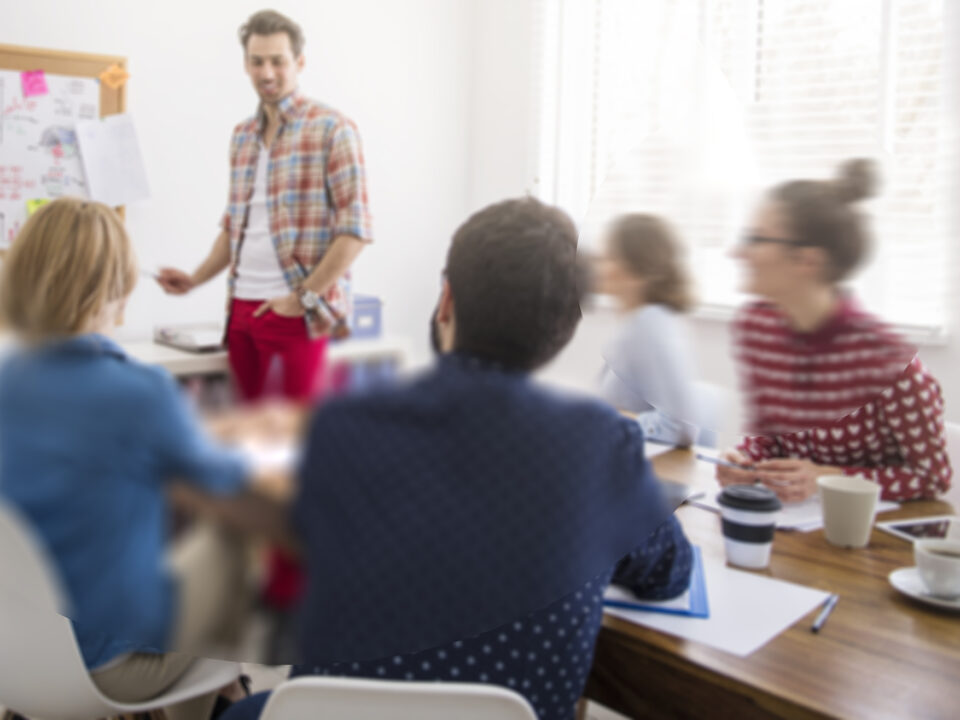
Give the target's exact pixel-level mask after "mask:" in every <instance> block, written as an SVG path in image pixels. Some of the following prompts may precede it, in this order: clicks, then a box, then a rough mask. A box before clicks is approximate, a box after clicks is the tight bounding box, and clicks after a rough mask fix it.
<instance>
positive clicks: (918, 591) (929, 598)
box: [887, 566, 960, 610]
mask: <svg viewBox="0 0 960 720" xmlns="http://www.w3.org/2000/svg"><path fill="white" fill-rule="evenodd" d="M887 579H888V580H890V584H891V585H893V586H894V587H895V588H896V589H897V590H899V591H900V592H902V593H903V594H904V595H909V596H910V597H912V598H913V599H914V600H919V601H920V602H922V603H926V604H927V605H935V606H936V607H939V608H945V609H947V610H960V597H958V598H953V599H952V600H948V599H947V598H941V597H934V596H933V595H931V594H930V593H928V592H927V590H926V588H924V586H923V583H922V582H921V580H920V573H919V572H917V568H916V567H915V566H914V567H903V568H900V569H899V570H894V571H893V572H892V573H890V574H889V575H888V576H887Z"/></svg>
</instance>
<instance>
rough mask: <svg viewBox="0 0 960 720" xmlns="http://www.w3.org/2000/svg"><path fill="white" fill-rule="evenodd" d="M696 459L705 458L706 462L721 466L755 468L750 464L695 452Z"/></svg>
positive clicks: (742, 468)
mask: <svg viewBox="0 0 960 720" xmlns="http://www.w3.org/2000/svg"><path fill="white" fill-rule="evenodd" d="M697 460H706V461H707V462H708V463H713V464H714V465H722V466H723V467H728V468H735V469H737V470H754V469H755V468H754V467H752V466H750V465H741V464H740V463H735V462H730V461H729V460H723V459H722V458H717V457H711V456H709V455H704V454H703V453H697Z"/></svg>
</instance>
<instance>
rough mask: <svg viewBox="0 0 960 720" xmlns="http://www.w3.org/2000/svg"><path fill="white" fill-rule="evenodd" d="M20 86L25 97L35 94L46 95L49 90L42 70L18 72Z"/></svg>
mask: <svg viewBox="0 0 960 720" xmlns="http://www.w3.org/2000/svg"><path fill="white" fill-rule="evenodd" d="M20 88H21V89H22V90H23V96H24V97H25V98H28V97H33V96H35V95H46V94H47V93H48V92H49V90H47V76H46V75H45V74H44V72H43V70H27V71H26V72H22V73H20Z"/></svg>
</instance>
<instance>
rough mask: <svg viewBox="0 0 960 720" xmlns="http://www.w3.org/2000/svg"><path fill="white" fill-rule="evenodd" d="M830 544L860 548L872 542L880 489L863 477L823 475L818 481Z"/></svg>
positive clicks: (825, 532) (825, 530) (824, 532)
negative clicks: (871, 532)
mask: <svg viewBox="0 0 960 720" xmlns="http://www.w3.org/2000/svg"><path fill="white" fill-rule="evenodd" d="M817 487H819V488H820V502H821V504H822V505H823V534H824V535H825V536H826V538H827V542H830V543H832V544H833V545H839V546H841V547H852V548H861V547H864V546H865V545H866V544H867V542H868V541H869V540H870V530H871V529H872V528H873V518H874V515H875V514H876V511H877V499H878V498H879V497H880V486H879V485H877V483H875V482H870V481H869V480H867V479H866V478H864V477H863V476H861V475H821V476H820V477H818V478H817Z"/></svg>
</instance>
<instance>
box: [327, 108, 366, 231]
mask: <svg viewBox="0 0 960 720" xmlns="http://www.w3.org/2000/svg"><path fill="white" fill-rule="evenodd" d="M326 178H327V191H328V192H329V194H330V199H331V202H332V204H333V209H334V212H335V214H336V220H335V222H334V237H338V236H340V235H350V236H352V237H355V238H358V239H360V240H363V241H365V242H372V241H373V228H372V221H371V218H370V209H369V203H368V199H367V178H366V166H365V165H364V160H363V149H362V147H361V145H360V135H359V133H358V132H357V128H356V126H354V124H353V123H352V122H349V121H344V122H342V123H340V124H339V125H338V126H337V128H336V129H335V130H334V132H333V137H332V139H331V142H330V152H329V154H328V156H327V168H326Z"/></svg>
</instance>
